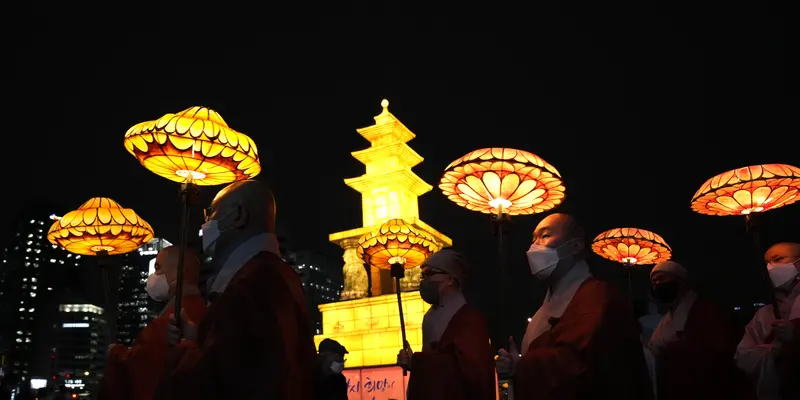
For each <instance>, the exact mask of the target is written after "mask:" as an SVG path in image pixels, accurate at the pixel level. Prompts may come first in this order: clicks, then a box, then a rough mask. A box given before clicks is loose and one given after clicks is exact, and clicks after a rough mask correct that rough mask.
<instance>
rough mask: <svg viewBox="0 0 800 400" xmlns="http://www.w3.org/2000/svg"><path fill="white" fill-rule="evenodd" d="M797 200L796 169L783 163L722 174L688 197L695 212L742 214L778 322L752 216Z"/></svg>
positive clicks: (799, 174) (799, 184)
mask: <svg viewBox="0 0 800 400" xmlns="http://www.w3.org/2000/svg"><path fill="white" fill-rule="evenodd" d="M798 200H800V168H798V167H795V166H792V165H786V164H761V165H751V166H749V167H743V168H739V169H734V170H730V171H727V172H723V173H721V174H719V175H716V176H714V177H712V178H711V179H709V180H707V181H706V182H705V183H703V185H702V186H700V189H699V190H698V191H697V193H695V194H694V196H692V201H691V207H692V210H694V211H695V212H697V213H700V214H705V215H715V216H730V215H744V216H745V227H746V229H747V232H748V233H749V234H750V235H751V237H752V239H753V248H754V253H755V254H756V256H757V258H758V264H759V265H760V267H759V270H760V271H761V272H762V277H763V279H764V280H765V282H766V283H767V285H768V286H769V290H768V293H769V298H770V301H771V303H772V304H773V307H772V310H773V312H774V313H775V318H776V319H780V316H779V310H778V307H777V306H776V301H775V296H774V295H775V293H774V291H773V290H772V284H771V282H770V281H769V278H768V272H767V270H766V267H765V266H763V262H762V261H761V251H762V250H761V244H760V240H759V234H758V226H757V225H758V224H757V221H756V219H755V218H754V216H755V215H758V214H760V213H763V212H766V211H769V210H774V209H776V208H780V207H783V206H786V205H789V204H792V203H794V202H796V201H798Z"/></svg>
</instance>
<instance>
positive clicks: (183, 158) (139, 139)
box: [125, 107, 261, 186]
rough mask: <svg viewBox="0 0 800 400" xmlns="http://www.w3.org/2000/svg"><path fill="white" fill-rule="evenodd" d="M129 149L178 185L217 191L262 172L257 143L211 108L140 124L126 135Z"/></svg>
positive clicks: (152, 169) (191, 110)
mask: <svg viewBox="0 0 800 400" xmlns="http://www.w3.org/2000/svg"><path fill="white" fill-rule="evenodd" d="M125 148H126V149H127V150H128V152H129V153H131V154H132V155H133V156H134V157H136V159H138V160H139V162H140V163H141V164H142V165H143V166H144V167H145V168H147V169H149V170H150V171H152V172H154V173H156V174H157V175H160V176H162V177H164V178H167V179H169V180H172V181H175V182H181V183H183V182H191V183H194V184H196V185H200V186H213V185H221V184H226V183H231V182H234V181H237V180H243V179H250V178H252V177H254V176H256V175H258V174H259V173H260V172H261V164H260V162H259V157H258V150H257V149H256V145H255V143H254V142H253V140H252V139H250V138H249V137H248V136H247V135H245V134H243V133H240V132H237V131H235V130H233V129H231V128H230V127H228V124H227V123H226V122H225V120H223V119H222V116H221V115H219V114H218V113H217V112H216V111H214V110H211V109H209V108H205V107H191V108H188V109H186V110H183V111H181V112H179V113H177V114H166V115H164V116H163V117H161V118H159V119H157V120H155V121H148V122H142V123H139V124H136V125H134V126H133V127H131V128H130V129H129V130H128V132H127V133H125Z"/></svg>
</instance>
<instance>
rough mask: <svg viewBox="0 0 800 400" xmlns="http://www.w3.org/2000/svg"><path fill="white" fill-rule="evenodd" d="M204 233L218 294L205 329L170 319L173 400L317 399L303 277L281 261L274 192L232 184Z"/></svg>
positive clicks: (252, 185)
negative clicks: (173, 352) (173, 346)
mask: <svg viewBox="0 0 800 400" xmlns="http://www.w3.org/2000/svg"><path fill="white" fill-rule="evenodd" d="M202 232H203V236H202V240H203V253H204V254H205V255H211V256H212V261H211V262H212V264H213V265H214V267H215V272H216V274H215V275H214V276H213V277H211V278H210V290H209V292H210V295H212V294H213V293H217V294H218V295H217V297H216V299H215V300H214V301H212V302H211V305H210V306H209V307H208V314H207V315H206V318H205V319H204V320H203V322H202V323H200V324H199V325H197V324H196V322H195V321H193V320H192V319H191V318H183V319H182V320H181V321H182V324H181V326H180V327H178V326H177V325H176V323H175V320H174V319H171V324H170V335H169V339H170V343H172V344H174V345H175V359H176V367H175V370H174V373H173V375H172V376H171V377H169V382H168V383H169V386H170V390H171V392H172V395H173V398H176V399H177V398H187V399H217V398H219V399H245V398H246V399H255V398H259V399H266V398H278V399H283V398H295V399H305V400H310V399H312V398H313V391H314V371H315V369H316V365H317V351H316V350H317V349H316V346H314V338H313V333H312V330H311V321H310V318H309V315H308V308H307V305H306V299H305V295H304V294H303V288H302V284H301V282H300V277H299V276H298V275H297V273H296V272H295V271H294V270H293V269H292V267H291V266H289V265H288V264H286V263H285V262H284V261H283V260H282V259H281V257H280V251H279V248H278V239H277V237H276V236H275V199H274V197H273V195H272V191H271V190H269V188H267V187H266V186H265V185H263V184H262V183H260V182H258V181H254V180H246V181H238V182H235V183H232V184H230V185H228V186H227V187H225V188H224V189H222V190H221V191H220V192H219V193H218V194H217V196H216V197H215V198H214V200H213V201H212V202H211V207H210V208H209V209H208V210H207V211H206V222H205V223H204V224H203V226H202ZM248 377H249V378H248Z"/></svg>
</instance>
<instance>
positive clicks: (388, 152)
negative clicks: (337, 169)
mask: <svg viewBox="0 0 800 400" xmlns="http://www.w3.org/2000/svg"><path fill="white" fill-rule="evenodd" d="M350 154H352V155H353V157H355V158H356V160H358V161H361V163H362V164H364V165H366V164H369V163H371V162H378V161H383V160H387V159H389V158H390V157H397V158H399V159H400V160H401V164H402V165H404V166H408V167H409V168H410V167H413V166H415V165H418V164H419V163H421V162H422V161H423V160H424V158H422V156H421V155H419V154H418V153H417V152H416V151H414V149H412V148H411V147H409V146H408V145H407V144H405V143H403V142H394V143H389V144H385V145H380V146H372V147H370V148H367V149H364V150H359V151H354V152H352V153H350Z"/></svg>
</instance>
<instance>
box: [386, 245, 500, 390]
mask: <svg viewBox="0 0 800 400" xmlns="http://www.w3.org/2000/svg"><path fill="white" fill-rule="evenodd" d="M468 270H469V268H468V266H467V261H466V259H465V258H464V256H463V255H461V253H459V252H457V251H455V250H452V249H443V250H440V251H438V252H436V253H434V254H432V255H431V256H430V257H428V259H426V260H425V262H424V263H423V264H422V281H421V283H420V285H419V294H420V297H422V300H424V301H425V302H426V303H428V304H430V305H431V308H429V309H428V312H426V313H425V318H424V319H423V320H422V351H420V352H417V353H414V352H412V351H411V346H409V345H408V343H405V344H404V347H405V348H404V349H402V350H400V351H399V353H398V355H397V364H398V365H400V366H402V367H404V368H406V369H407V370H409V371H410V372H411V377H410V378H409V381H408V400H439V399H450V400H494V399H495V397H496V394H497V383H496V381H495V375H494V351H493V350H492V346H491V343H490V341H489V330H488V328H487V326H486V319H485V318H484V317H483V315H482V314H481V313H480V311H478V310H477V309H475V308H474V307H472V306H470V305H469V304H467V301H466V299H465V298H464V294H463V293H462V288H463V285H464V282H465V280H466V277H467V274H468V272H467V271H468Z"/></svg>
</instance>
